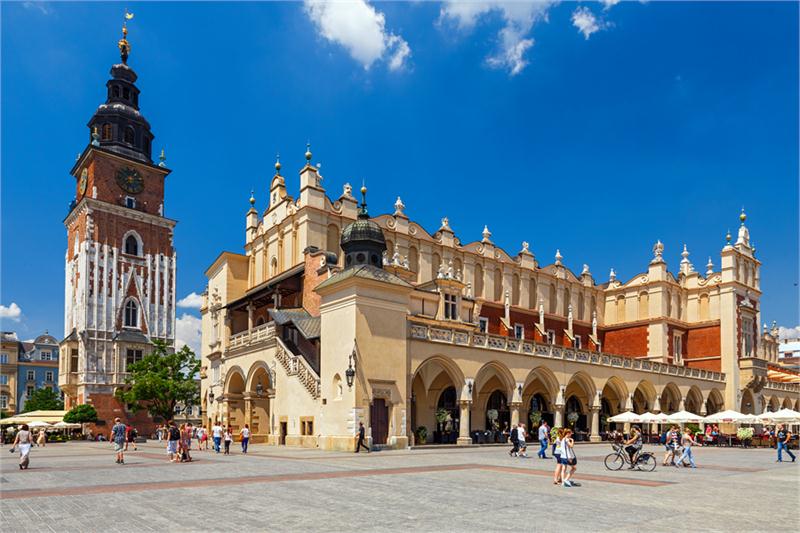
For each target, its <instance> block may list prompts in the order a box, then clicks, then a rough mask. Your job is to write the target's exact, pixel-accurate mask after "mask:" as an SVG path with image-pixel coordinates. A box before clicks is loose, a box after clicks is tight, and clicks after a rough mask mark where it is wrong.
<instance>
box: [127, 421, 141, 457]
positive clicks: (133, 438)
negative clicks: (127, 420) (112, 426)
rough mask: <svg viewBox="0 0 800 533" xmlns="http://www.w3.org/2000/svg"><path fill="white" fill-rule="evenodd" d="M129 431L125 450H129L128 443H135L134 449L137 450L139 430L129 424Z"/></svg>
mask: <svg viewBox="0 0 800 533" xmlns="http://www.w3.org/2000/svg"><path fill="white" fill-rule="evenodd" d="M126 429H127V430H128V431H127V442H126V443H125V451H126V452H127V451H128V444H129V443H130V444H133V451H136V437H138V436H139V432H138V431H136V428H135V427H133V426H131V425H128V426H127V427H126Z"/></svg>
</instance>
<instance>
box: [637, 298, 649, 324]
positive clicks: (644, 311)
mask: <svg viewBox="0 0 800 533" xmlns="http://www.w3.org/2000/svg"><path fill="white" fill-rule="evenodd" d="M649 307H650V295H649V294H647V291H642V292H640V293H639V320H644V319H646V318H648V317H649V316H650V310H649Z"/></svg>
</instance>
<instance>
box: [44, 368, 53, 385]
mask: <svg viewBox="0 0 800 533" xmlns="http://www.w3.org/2000/svg"><path fill="white" fill-rule="evenodd" d="M44 380H45V381H46V382H48V383H52V382H53V371H52V370H48V371H47V372H45V373H44Z"/></svg>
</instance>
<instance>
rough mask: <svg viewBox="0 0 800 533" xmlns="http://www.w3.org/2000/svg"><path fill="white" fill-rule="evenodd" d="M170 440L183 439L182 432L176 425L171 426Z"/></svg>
mask: <svg viewBox="0 0 800 533" xmlns="http://www.w3.org/2000/svg"><path fill="white" fill-rule="evenodd" d="M169 440H181V432H180V431H178V428H176V427H175V426H172V427H170V428H169Z"/></svg>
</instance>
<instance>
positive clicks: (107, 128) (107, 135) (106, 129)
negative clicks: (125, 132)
mask: <svg viewBox="0 0 800 533" xmlns="http://www.w3.org/2000/svg"><path fill="white" fill-rule="evenodd" d="M112 133H113V132H112V128H111V124H108V123H106V124H103V135H102V139H103V140H104V141H110V140H111V135H112Z"/></svg>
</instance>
